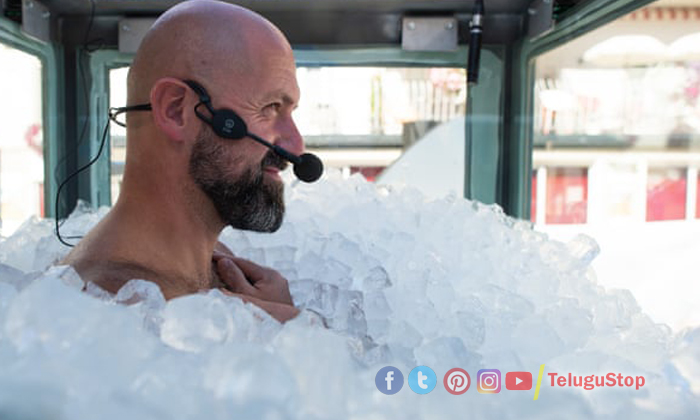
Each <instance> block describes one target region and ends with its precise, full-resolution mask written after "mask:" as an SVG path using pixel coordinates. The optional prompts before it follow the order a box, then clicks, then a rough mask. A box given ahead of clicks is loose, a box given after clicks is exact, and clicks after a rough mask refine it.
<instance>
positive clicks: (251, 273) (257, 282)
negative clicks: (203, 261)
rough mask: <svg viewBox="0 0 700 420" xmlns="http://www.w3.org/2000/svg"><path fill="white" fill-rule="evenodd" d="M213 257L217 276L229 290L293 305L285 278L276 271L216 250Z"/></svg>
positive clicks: (268, 300)
mask: <svg viewBox="0 0 700 420" xmlns="http://www.w3.org/2000/svg"><path fill="white" fill-rule="evenodd" d="M213 259H214V262H215V263H216V271H217V272H218V274H219V278H220V279H221V281H222V282H223V283H224V285H225V286H226V288H227V289H228V290H230V291H231V292H233V293H235V294H241V295H245V296H250V297H252V298H256V299H260V300H263V301H267V302H276V303H281V304H285V305H291V306H292V307H293V306H294V302H292V296H291V295H290V293H289V285H288V284H287V279H285V278H284V277H282V276H281V275H280V273H278V272H277V271H275V270H273V269H271V268H265V267H262V266H259V265H257V264H255V263H254V262H252V261H248V260H245V259H243V258H238V257H233V256H231V255H224V254H221V253H219V252H216V251H215V252H214V255H213ZM263 309H264V308H263Z"/></svg>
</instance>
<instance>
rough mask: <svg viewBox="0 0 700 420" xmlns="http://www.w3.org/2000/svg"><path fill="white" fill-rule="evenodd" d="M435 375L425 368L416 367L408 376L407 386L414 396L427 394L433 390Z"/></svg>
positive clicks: (435, 382)
mask: <svg viewBox="0 0 700 420" xmlns="http://www.w3.org/2000/svg"><path fill="white" fill-rule="evenodd" d="M435 385H437V375H435V372H433V370H432V369H430V368H429V367H427V366H418V367H417V368H414V369H413V370H412V371H411V373H409V374H408V386H410V387H411V389H412V390H413V392H415V393H416V394H427V393H428V392H430V391H432V390H433V389H435Z"/></svg>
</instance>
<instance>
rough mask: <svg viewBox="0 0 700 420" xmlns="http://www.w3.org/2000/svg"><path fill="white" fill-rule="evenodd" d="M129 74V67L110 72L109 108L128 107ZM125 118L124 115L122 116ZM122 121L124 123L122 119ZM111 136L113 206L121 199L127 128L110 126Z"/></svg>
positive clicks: (116, 125)
mask: <svg viewBox="0 0 700 420" xmlns="http://www.w3.org/2000/svg"><path fill="white" fill-rule="evenodd" d="M128 73H129V68H128V67H122V68H119V69H112V70H110V71H109V106H110V108H112V107H114V108H117V107H121V106H126V76H127V74H128ZM120 117H121V118H124V115H123V114H122V115H121V116H120ZM120 121H123V120H122V119H120ZM109 136H110V159H111V172H110V184H111V185H110V186H111V194H112V204H114V203H115V202H116V201H117V197H119V190H120V189H121V184H122V176H123V175H124V161H125V159H126V128H124V127H122V126H120V125H119V124H115V123H110V124H109Z"/></svg>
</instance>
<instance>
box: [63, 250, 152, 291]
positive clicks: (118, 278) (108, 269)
mask: <svg viewBox="0 0 700 420" xmlns="http://www.w3.org/2000/svg"><path fill="white" fill-rule="evenodd" d="M65 262H66V263H67V264H69V265H71V266H72V267H73V268H74V269H75V271H77V272H78V274H79V275H80V277H81V278H82V279H83V280H84V281H85V282H92V283H95V284H96V285H98V286H100V288H102V289H104V290H106V291H107V292H109V293H112V294H115V293H117V292H118V291H119V289H121V287H122V286H124V285H125V284H126V283H128V282H129V280H134V279H142V280H148V281H153V282H155V283H156V284H158V283H160V282H159V281H158V280H159V278H158V275H157V273H155V272H154V271H152V270H150V269H148V268H146V267H143V266H140V265H138V264H133V263H129V262H124V261H105V260H76V261H73V262H71V261H70V260H68V259H67V260H65Z"/></svg>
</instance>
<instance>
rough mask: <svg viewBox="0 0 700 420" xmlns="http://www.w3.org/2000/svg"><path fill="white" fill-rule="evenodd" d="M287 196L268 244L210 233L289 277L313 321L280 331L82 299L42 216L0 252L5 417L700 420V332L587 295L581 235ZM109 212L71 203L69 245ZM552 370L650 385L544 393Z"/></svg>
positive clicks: (325, 192) (343, 189) (317, 192)
mask: <svg viewBox="0 0 700 420" xmlns="http://www.w3.org/2000/svg"><path fill="white" fill-rule="evenodd" d="M287 183H288V185H287V190H286V191H287V192H286V198H287V217H286V220H285V223H284V224H283V226H282V228H281V229H280V230H279V231H278V232H276V233H275V234H258V233H251V232H241V231H233V230H231V229H227V230H225V231H224V232H223V234H222V236H221V240H222V241H223V242H224V243H226V244H227V245H228V246H229V247H230V248H231V249H232V250H233V252H234V253H235V254H237V255H238V256H242V257H245V258H249V259H251V260H253V261H256V262H258V263H260V264H264V265H267V266H271V267H273V268H275V269H277V270H278V271H280V272H281V273H282V274H284V276H285V277H286V278H287V279H288V280H289V282H290V288H291V291H292V295H293V298H294V300H295V303H296V304H297V305H298V306H299V307H302V308H305V309H308V311H304V312H303V314H302V315H301V316H300V317H299V318H297V319H295V320H294V321H291V322H288V323H286V324H284V325H281V324H279V323H278V322H276V321H274V320H273V319H271V318H270V317H269V316H267V315H266V314H265V313H264V312H263V311H261V310H259V309H258V308H256V307H254V306H253V305H250V304H243V303H242V302H241V301H240V300H238V299H236V298H232V297H228V296H225V295H224V294H223V293H221V292H220V291H218V290H212V291H210V292H208V293H206V294H198V295H190V296H186V297H182V298H178V299H174V300H171V301H169V302H166V301H165V300H164V299H163V296H162V295H161V294H160V291H159V289H158V288H157V286H155V285H154V284H152V283H148V282H145V281H141V280H134V281H132V282H130V283H128V284H127V285H126V286H125V287H124V288H123V289H122V290H121V291H120V292H119V294H118V295H117V296H109V295H107V294H105V293H104V292H102V291H101V290H100V289H99V288H97V287H95V286H93V285H90V286H89V287H88V290H87V292H83V291H81V289H82V288H83V283H82V281H81V280H80V278H79V277H78V276H77V274H76V273H75V272H74V271H73V270H72V269H70V268H69V267H61V266H58V267H56V266H52V264H53V263H54V262H55V261H57V260H58V259H60V257H61V256H63V255H64V254H65V253H66V252H67V248H66V247H64V246H63V245H61V244H60V243H59V242H58V241H57V240H56V238H55V237H54V234H53V223H52V221H49V220H37V219H31V220H28V221H27V222H26V223H25V224H24V225H23V226H22V227H21V228H20V229H19V230H18V232H17V233H15V234H14V235H13V236H11V237H10V238H7V239H5V240H3V241H2V242H1V243H0V263H1V264H0V366H2V369H0V418H3V419H4V418H8V419H48V418H51V419H65V420H68V419H70V420H73V419H94V418H99V419H101V420H106V419H125V418H128V419H201V418H207V419H231V418H240V419H334V420H335V419H387V420H388V419H397V418H407V419H414V418H415V419H434V418H449V419H452V418H465V417H469V418H487V419H490V418H493V419H504V418H538V419H540V418H552V419H553V418H567V419H579V418H580V419H589V418H611V419H613V418H614V419H621V418H630V419H631V418H634V419H639V418H642V419H644V418H648V419H657V418H678V419H688V418H700V329H694V330H689V331H684V332H682V333H681V334H679V335H673V334H672V333H671V330H670V329H669V328H667V327H666V326H664V325H658V324H654V323H653V322H652V321H651V320H650V318H649V317H648V316H646V315H645V314H644V313H642V312H641V311H640V308H639V306H638V305H637V304H636V302H635V300H634V297H633V296H632V295H631V294H630V293H629V292H628V291H624V290H613V291H606V290H604V289H603V288H601V287H600V286H598V285H597V284H596V281H595V273H594V272H593V271H592V270H591V269H590V263H591V261H592V259H593V258H595V256H596V254H597V253H598V248H597V245H596V243H595V241H594V240H592V239H591V238H588V237H583V236H581V237H579V238H577V239H576V240H574V241H573V242H571V243H568V244H563V243H559V242H555V241H552V240H549V239H548V238H547V237H546V236H545V235H544V234H541V233H537V232H535V231H533V230H532V228H531V226H530V224H529V223H527V222H523V221H517V220H514V219H511V218H509V217H507V216H506V215H504V214H503V212H502V211H501V209H500V208H498V207H497V206H487V205H483V204H480V203H476V202H471V201H466V200H463V199H461V198H456V197H446V198H444V199H441V200H433V201H429V200H427V199H425V198H424V197H423V196H422V195H421V194H420V193H419V192H417V191H416V190H412V189H410V188H405V189H400V188H394V187H391V188H390V187H384V186H376V185H374V184H370V183H367V182H366V181H365V180H364V179H363V178H361V177H360V176H353V177H350V179H343V177H342V176H341V174H340V173H336V172H329V173H327V174H326V175H325V176H324V178H323V179H322V180H321V181H319V182H318V183H316V184H301V183H297V182H295V181H292V180H291V179H287ZM107 211H108V209H100V210H98V211H90V210H89V209H88V208H87V206H80V207H79V208H78V209H77V210H76V212H74V213H73V215H72V216H71V217H70V219H68V220H67V221H66V222H65V223H64V224H63V226H62V233H63V235H64V236H74V235H80V234H83V233H84V232H86V231H87V230H89V228H90V227H91V226H93V225H94V224H95V223H96V222H97V221H98V220H99V219H100V218H101V217H103V216H104V215H105V214H106V212H107ZM73 241H75V239H74V240H73ZM659 281H663V279H659ZM133 302H138V303H135V304H134V303H133ZM124 303H129V304H128V305H127V304H124ZM319 317H320V318H322V320H323V321H324V322H319ZM324 323H325V325H326V326H327V328H326V327H324V326H323V324H324ZM541 364H544V365H545V374H544V378H543V383H542V385H541V391H540V394H539V398H538V400H537V401H533V393H534V390H533V391H529V392H527V391H508V390H505V389H504V388H503V389H502V391H501V392H500V393H499V394H495V395H493V394H492V395H485V394H479V393H477V391H476V384H475V381H476V372H477V370H479V369H483V368H489V369H499V370H500V371H501V372H502V374H503V375H505V372H508V371H530V372H532V373H533V377H534V378H535V380H536V378H537V374H538V371H539V368H540V365H541ZM387 365H392V366H395V367H397V368H399V369H400V370H401V371H402V372H403V374H404V376H405V377H407V376H408V373H409V372H410V370H411V369H413V368H414V367H416V366H419V365H427V366H429V367H431V368H432V369H433V370H434V371H435V372H436V374H437V375H438V386H437V388H436V389H435V390H434V391H433V392H431V393H430V394H427V395H418V394H415V393H413V392H412V391H411V390H410V389H409V388H408V386H407V385H406V386H404V389H402V390H401V391H400V392H399V393H398V394H396V395H393V396H387V395H384V394H381V393H380V392H379V391H378V390H377V389H376V387H375V381H374V379H375V378H374V377H375V375H376V373H377V371H378V370H379V369H380V368H381V367H384V366H387ZM453 367H461V368H463V369H465V370H467V372H469V373H470V375H471V378H472V381H473V382H474V383H472V386H471V389H470V390H469V391H468V392H467V393H466V394H464V395H462V396H454V395H450V394H449V393H448V392H447V391H446V390H445V389H444V387H442V375H444V374H445V372H447V370H449V369H451V368H453ZM553 372H556V373H558V374H560V375H561V374H564V375H566V374H568V373H572V374H574V375H592V374H596V375H601V374H607V373H608V372H614V373H622V374H623V375H632V376H635V375H643V376H644V377H645V379H646V383H645V386H644V387H643V388H641V389H639V390H637V389H635V388H626V387H603V388H598V389H595V390H592V391H587V390H583V389H581V388H568V387H567V388H563V387H556V386H555V387H553V386H551V384H550V376H549V375H548V373H553Z"/></svg>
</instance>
